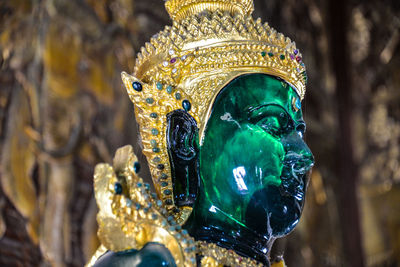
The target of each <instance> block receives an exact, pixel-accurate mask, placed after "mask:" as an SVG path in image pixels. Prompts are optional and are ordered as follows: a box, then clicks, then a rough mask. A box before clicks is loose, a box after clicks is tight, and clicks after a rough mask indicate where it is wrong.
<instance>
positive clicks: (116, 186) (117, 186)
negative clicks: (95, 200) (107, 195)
mask: <svg viewBox="0 0 400 267" xmlns="http://www.w3.org/2000/svg"><path fill="white" fill-rule="evenodd" d="M114 191H115V194H117V195H121V194H122V185H121V184H120V183H118V182H116V183H115V184H114Z"/></svg>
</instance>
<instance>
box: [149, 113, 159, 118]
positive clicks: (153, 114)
mask: <svg viewBox="0 0 400 267" xmlns="http://www.w3.org/2000/svg"><path fill="white" fill-rule="evenodd" d="M157 117H158V115H157V113H154V112H153V113H151V114H150V118H153V119H156V118H157Z"/></svg>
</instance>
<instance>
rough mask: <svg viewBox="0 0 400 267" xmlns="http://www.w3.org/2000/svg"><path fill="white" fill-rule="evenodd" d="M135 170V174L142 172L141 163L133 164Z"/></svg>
mask: <svg viewBox="0 0 400 267" xmlns="http://www.w3.org/2000/svg"><path fill="white" fill-rule="evenodd" d="M133 170H134V171H135V173H138V172H140V163H139V162H138V161H135V163H133Z"/></svg>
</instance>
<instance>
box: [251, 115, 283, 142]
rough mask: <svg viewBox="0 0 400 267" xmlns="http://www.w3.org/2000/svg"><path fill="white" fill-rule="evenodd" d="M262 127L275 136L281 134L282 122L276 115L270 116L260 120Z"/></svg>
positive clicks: (259, 123)
mask: <svg viewBox="0 0 400 267" xmlns="http://www.w3.org/2000/svg"><path fill="white" fill-rule="evenodd" d="M256 124H257V125H259V126H260V127H261V128H263V129H264V130H265V131H266V132H268V133H270V134H272V135H274V136H277V137H278V136H279V132H280V128H281V127H280V124H279V120H278V119H277V118H276V117H274V116H268V117H265V118H263V119H261V120H259V121H258V122H257V123H256Z"/></svg>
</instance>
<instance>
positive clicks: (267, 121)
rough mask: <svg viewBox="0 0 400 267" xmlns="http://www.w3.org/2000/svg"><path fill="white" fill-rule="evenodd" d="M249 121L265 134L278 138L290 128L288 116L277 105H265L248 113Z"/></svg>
mask: <svg viewBox="0 0 400 267" xmlns="http://www.w3.org/2000/svg"><path fill="white" fill-rule="evenodd" d="M249 120H250V121H251V122H252V123H254V124H257V125H259V126H260V127H261V128H263V129H264V130H265V131H266V132H268V133H270V134H272V135H274V136H275V137H279V136H280V135H281V134H282V133H284V132H286V131H288V127H290V121H291V119H290V117H289V114H288V113H287V112H286V111H285V109H284V108H282V107H281V106H279V105H265V106H260V107H257V108H254V109H253V110H251V111H250V112H249Z"/></svg>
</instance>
